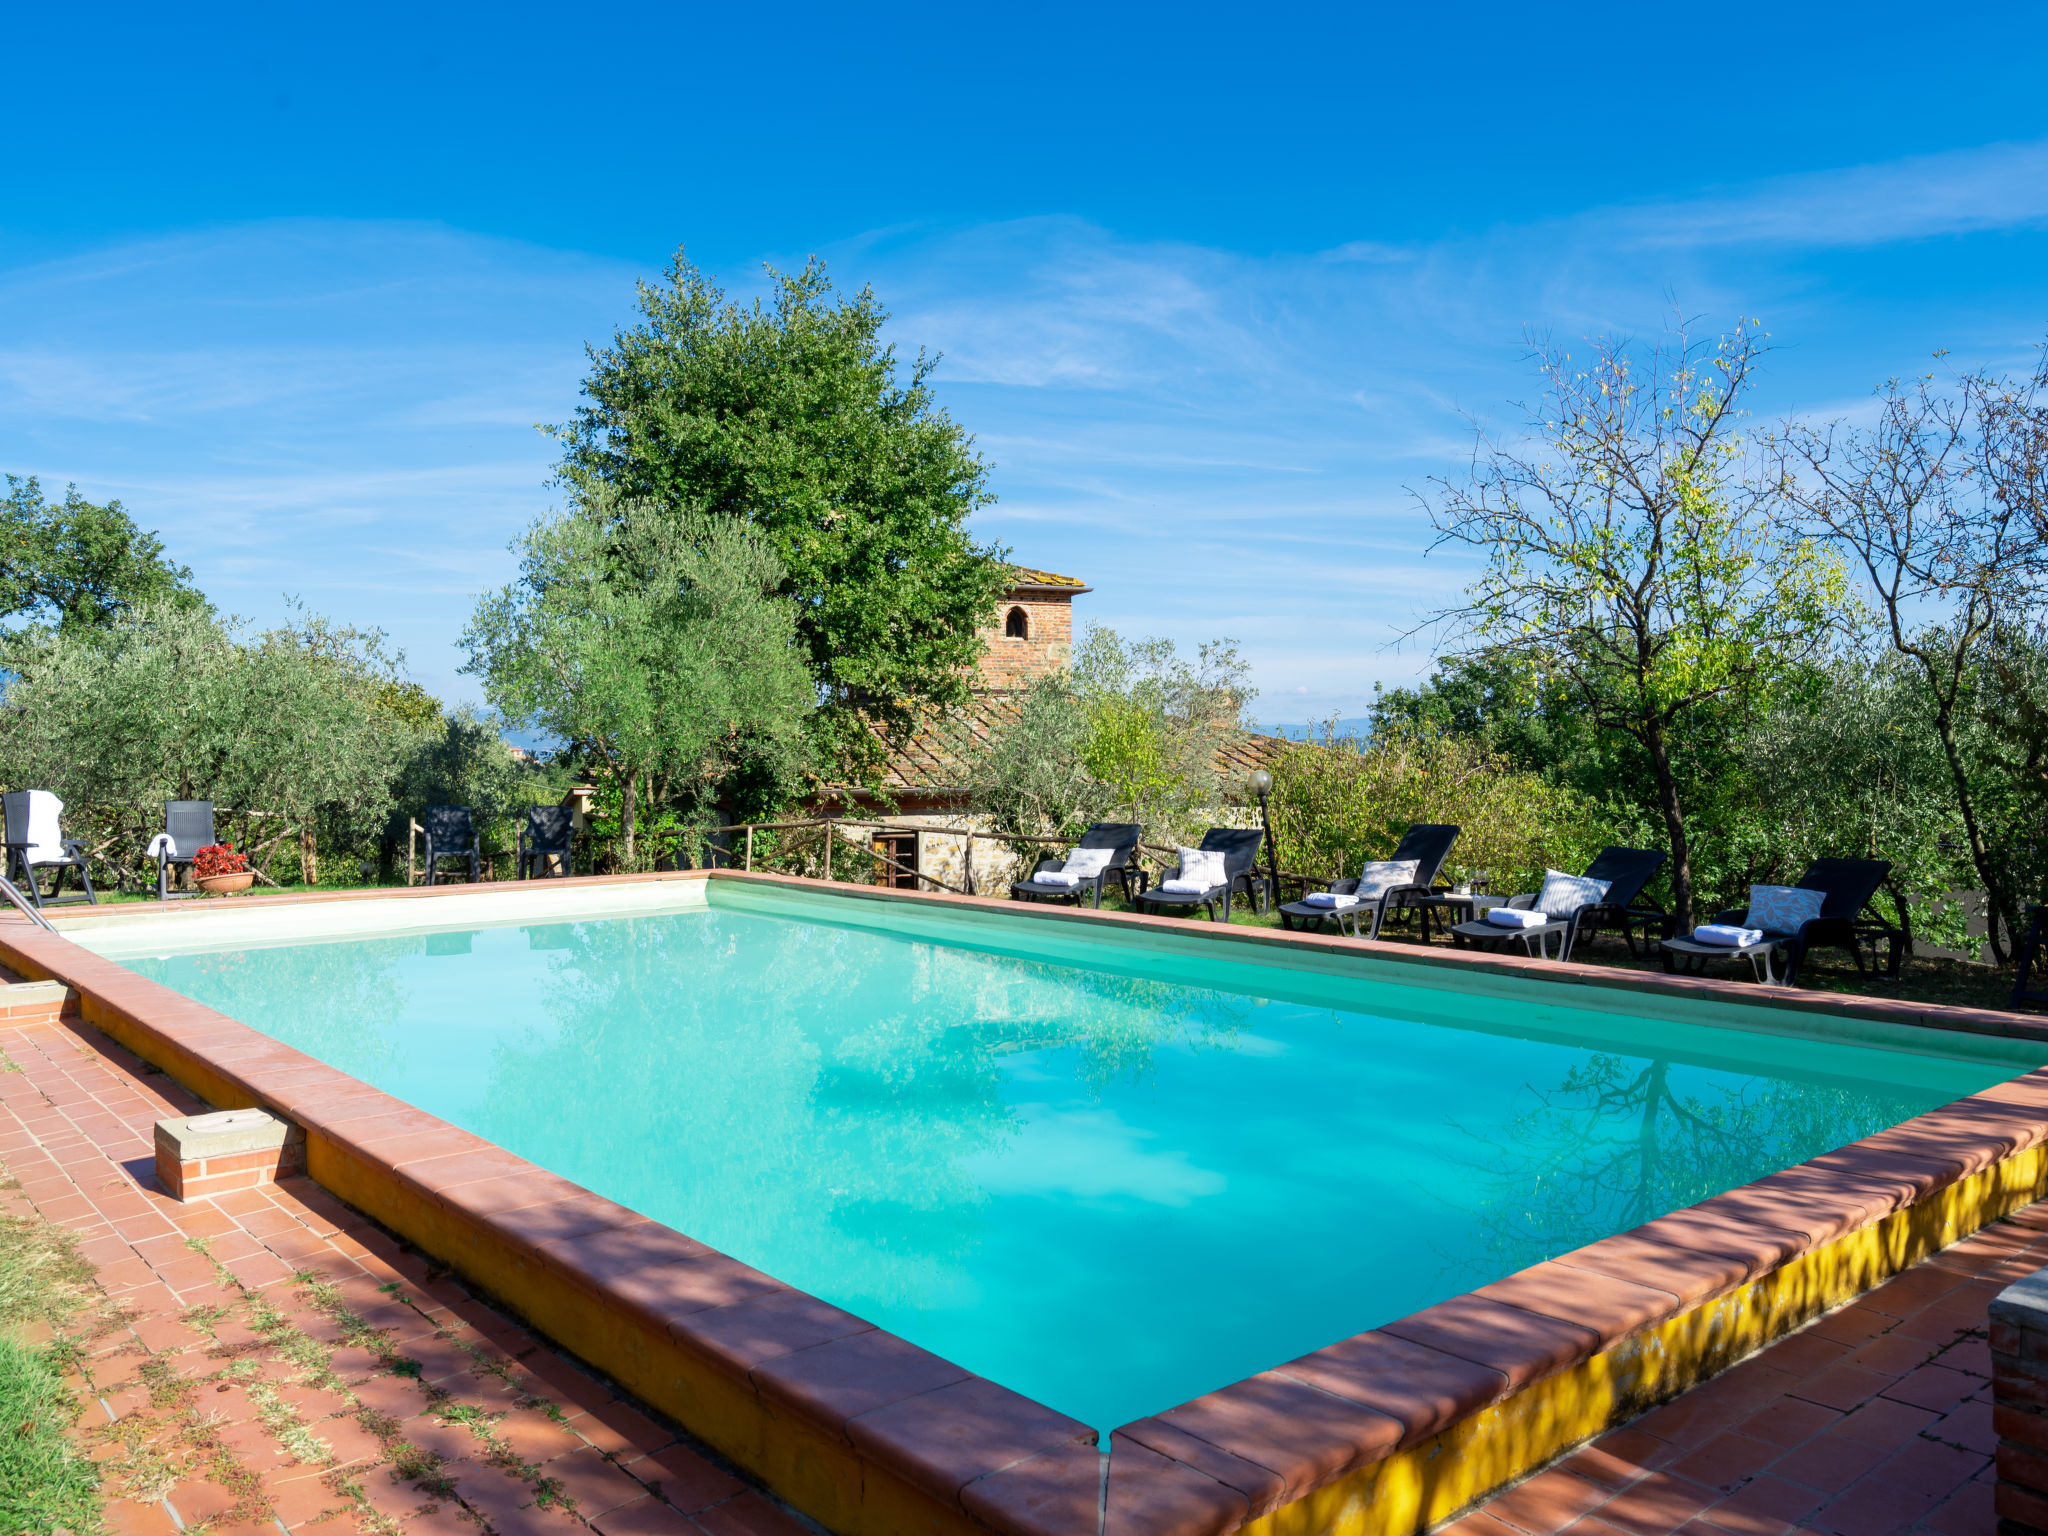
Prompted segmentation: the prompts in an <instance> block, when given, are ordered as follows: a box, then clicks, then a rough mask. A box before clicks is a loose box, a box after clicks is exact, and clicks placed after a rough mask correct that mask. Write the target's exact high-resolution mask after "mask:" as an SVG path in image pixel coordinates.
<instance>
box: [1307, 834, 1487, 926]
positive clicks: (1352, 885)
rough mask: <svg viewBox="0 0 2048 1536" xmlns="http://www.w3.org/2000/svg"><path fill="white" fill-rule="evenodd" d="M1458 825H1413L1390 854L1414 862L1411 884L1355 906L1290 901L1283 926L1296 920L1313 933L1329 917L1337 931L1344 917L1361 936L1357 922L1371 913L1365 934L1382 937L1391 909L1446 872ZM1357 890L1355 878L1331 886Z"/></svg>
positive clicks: (1342, 892)
mask: <svg viewBox="0 0 2048 1536" xmlns="http://www.w3.org/2000/svg"><path fill="white" fill-rule="evenodd" d="M1458 830H1459V829H1458V828H1456V827H1453V826H1449V825H1447V824H1444V823H1440V822H1418V823H1417V824H1416V825H1414V826H1412V827H1410V828H1409V829H1408V831H1407V832H1406V833H1405V834H1404V835H1403V836H1402V838H1401V845H1400V846H1399V847H1398V848H1396V849H1395V850H1394V851H1393V852H1392V853H1391V854H1389V855H1388V856H1387V857H1388V860H1389V861H1390V862H1395V863H1402V862H1405V861H1407V860H1409V859H1413V860H1414V861H1415V880H1414V883H1413V884H1411V885H1403V886H1397V887H1395V888H1394V889H1392V890H1389V891H1385V892H1383V893H1381V895H1380V897H1379V899H1378V900H1377V901H1371V902H1360V903H1359V904H1358V905H1356V906H1352V907H1325V906H1318V905H1316V904H1314V903H1311V902H1307V901H1290V902H1289V903H1288V904H1287V905H1286V906H1284V907H1282V908H1281V909H1280V926H1281V927H1283V928H1292V927H1293V926H1294V925H1295V923H1296V922H1301V923H1305V924H1306V925H1307V927H1308V930H1309V931H1310V932H1314V931H1315V930H1316V929H1318V928H1320V927H1322V925H1323V923H1324V921H1325V920H1326V919H1329V918H1335V919H1336V920H1337V927H1338V930H1339V931H1340V932H1341V931H1343V928H1344V923H1345V919H1346V918H1349V919H1350V923H1351V936H1352V937H1353V938H1357V937H1359V932H1358V925H1359V922H1360V920H1361V919H1362V917H1363V916H1364V915H1365V914H1366V913H1368V912H1370V913H1371V914H1372V931H1371V932H1369V933H1367V934H1365V935H1364V937H1366V938H1368V939H1376V938H1378V937H1379V936H1380V925H1381V924H1382V923H1383V922H1385V921H1386V916H1387V913H1388V912H1389V911H1393V910H1398V909H1399V908H1401V907H1404V906H1406V905H1407V904H1408V898H1410V897H1412V896H1426V895H1428V894H1429V892H1430V889H1431V887H1433V886H1434V885H1435V884H1436V880H1437V876H1439V875H1440V874H1442V873H1443V869H1444V860H1446V859H1448V858H1449V857H1450V856H1451V844H1453V843H1455V842H1456V841H1457V840H1458ZM1357 889H1358V882H1357V881H1356V880H1339V881H1338V882H1337V883H1336V884H1335V885H1332V886H1331V887H1330V892H1331V894H1332V895H1336V896H1349V895H1351V894H1353V893H1354V892H1356V891H1357Z"/></svg>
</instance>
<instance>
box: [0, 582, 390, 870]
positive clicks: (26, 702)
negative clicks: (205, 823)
mask: <svg viewBox="0 0 2048 1536" xmlns="http://www.w3.org/2000/svg"><path fill="white" fill-rule="evenodd" d="M6 659H7V665H8V667H9V669H10V670H11V671H12V673H13V677H12V678H11V680H10V681H9V683H8V685H7V690H6V696H5V701H6V705H7V707H8V709H9V711H10V713H11V715H12V722H11V724H12V729H11V730H10V731H9V732H7V733H6V734H5V737H4V739H0V778H4V780H5V782H6V783H7V784H8V785H9V786H10V787H18V788H28V787H36V788H44V789H51V790H54V791H55V792H56V793H57V794H58V795H59V796H60V797H62V798H63V799H64V800H65V801H67V802H68V803H69V804H70V805H71V806H72V807H73V808H75V809H76V810H77V812H78V813H79V814H82V815H87V816H93V815H97V816H98V818H99V819H100V821H101V822H102V823H103V824H104V827H105V837H106V838H107V839H110V840H111V841H110V844H109V847H108V855H109V857H111V858H112V860H113V862H115V863H116V864H117V865H123V864H133V865H135V866H137V867H139V863H140V858H141V846H140V844H139V843H137V845H136V846H135V847H132V848H129V847H125V846H123V845H124V844H125V843H126V842H128V841H133V840H134V838H135V835H136V833H137V832H141V831H146V830H148V829H150V828H151V827H153V826H154V824H155V818H156V816H157V815H159V814H160V811H159V810H158V809H157V807H158V806H160V803H161V802H162V801H164V800H166V799H181V800H182V799H208V800H213V801H215V802H217V803H219V804H221V805H223V806H233V807H236V808H239V809H241V810H243V811H251V812H264V813H268V814H269V815H271V816H274V817H277V818H280V819H281V820H282V822H283V823H284V827H285V828H296V829H298V830H299V832H300V834H301V837H300V845H299V851H300V858H301V873H302V874H303V876H304V878H305V879H306V880H307V881H309V882H310V881H312V880H313V879H315V878H316V873H317V872H316V869H315V867H314V864H313V859H314V855H315V850H314V845H313V842H312V835H313V827H314V825H315V821H316V818H317V817H320V816H322V815H326V816H331V817H333V818H335V819H338V820H340V821H342V822H344V823H349V824H357V825H361V824H369V823H374V822H376V821H378V820H381V818H382V817H383V815H384V814H385V812H386V810H387V809H388V807H389V805H390V792H391V783H392V779H393V776H394V774H395V773H396V771H397V768H398V765H399V764H400V762H401V761H402V760H403V759H404V757H405V756H406V755H407V753H408V752H409V751H410V750H411V749H412V746H413V743H414V741H415V739H416V736H417V727H416V725H415V723H414V722H413V721H411V720H410V719H408V718H407V716H406V715H405V713H404V712H403V711H401V710H399V709H397V708H395V707H393V701H395V700H398V699H400V698H402V697H403V696H404V691H403V686H402V683H401V680H400V672H399V658H397V657H395V656H393V655H391V654H389V653H387V652H386V650H385V649H384V645H383V638H382V636H381V635H379V634H376V633H374V632H365V631H359V630H352V629H347V628H342V627H339V626H336V625H332V624H329V623H328V622H327V621H325V620H323V619H320V618H318V617H309V616H300V617H298V618H296V619H295V620H294V621H293V622H292V623H290V624H287V625H284V626H280V627H279V628H276V629H272V630H267V631H263V632H260V633H251V632H249V631H248V630H247V629H246V628H244V627H243V626H241V625H239V624H233V623H223V622H222V621H220V620H218V619H216V618H215V617H214V616H213V615H212V614H211V613H209V612H208V611H206V610H205V609H203V608H197V607H191V606H179V605H162V606H157V605H149V606H143V607H139V608H136V609H133V610H129V611H125V612H122V613H118V614H116V615H114V616H113V617H112V618H111V620H110V621H109V622H108V623H107V624H105V625H104V626H101V627H96V628H93V627H83V626H74V627H66V628H58V629H55V630H40V631H30V632H28V633H26V634H23V635H20V636H17V637H15V638H14V640H13V641H12V642H10V644H9V646H8V648H7V657H6ZM281 830H282V829H281Z"/></svg>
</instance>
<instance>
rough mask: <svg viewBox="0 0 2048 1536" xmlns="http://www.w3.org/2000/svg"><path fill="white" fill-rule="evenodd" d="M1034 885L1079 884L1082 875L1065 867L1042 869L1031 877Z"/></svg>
mask: <svg viewBox="0 0 2048 1536" xmlns="http://www.w3.org/2000/svg"><path fill="white" fill-rule="evenodd" d="M1031 883H1032V884H1033V885H1079V884H1080V883H1081V877H1080V876H1079V875H1073V874H1069V873H1067V871H1066V870H1064V869H1042V870H1040V871H1039V872H1038V873H1037V874H1035V875H1033V876H1032V877H1031Z"/></svg>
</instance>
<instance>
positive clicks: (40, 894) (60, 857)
mask: <svg viewBox="0 0 2048 1536" xmlns="http://www.w3.org/2000/svg"><path fill="white" fill-rule="evenodd" d="M38 795H40V796H42V797H43V799H44V801H45V802H46V803H45V804H44V805H43V806H42V810H43V818H44V822H45V824H44V825H42V826H40V827H38V826H35V825H34V824H33V823H34V820H35V816H34V813H35V811H36V809H37V803H36V797H37V796H38ZM63 814H64V802H63V801H62V800H59V799H58V798H57V797H56V796H55V795H53V794H51V793H50V792H49V791H48V790H47V789H18V790H15V791H13V792H12V793H11V794H7V795H0V819H4V820H5V822H6V830H7V842H6V848H7V873H8V874H9V875H10V876H12V877H15V878H17V879H18V880H19V881H20V883H21V886H22V889H23V890H24V891H26V892H27V893H28V898H29V900H30V901H32V902H34V903H35V904H36V906H37V907H38V908H40V907H45V906H67V905H69V904H70V903H72V902H75V901H83V902H97V901H98V900H99V897H97V896H95V895H94V894H93V890H92V876H91V875H90V874H88V873H87V872H86V867H85V844H84V843H82V842H80V841H79V840H78V839H77V838H75V837H66V836H65V835H64V830H63V827H62V825H61V823H60V820H59V818H61V817H62V816H63ZM34 833H40V834H41V838H40V841H31V840H30V839H31V835H32V834H34ZM39 869H54V870H55V871H57V873H56V876H55V877H54V878H53V879H52V880H51V882H50V889H49V890H48V891H47V892H46V891H44V890H43V888H42V886H41V885H39V884H38V883H37V881H36V871H37V870H39ZM74 870H75V871H76V872H77V874H78V883H79V885H80V886H82V887H83V888H84V889H83V893H82V894H74V895H70V896H66V895H64V894H63V891H64V877H65V875H66V874H69V873H71V872H72V871H74Z"/></svg>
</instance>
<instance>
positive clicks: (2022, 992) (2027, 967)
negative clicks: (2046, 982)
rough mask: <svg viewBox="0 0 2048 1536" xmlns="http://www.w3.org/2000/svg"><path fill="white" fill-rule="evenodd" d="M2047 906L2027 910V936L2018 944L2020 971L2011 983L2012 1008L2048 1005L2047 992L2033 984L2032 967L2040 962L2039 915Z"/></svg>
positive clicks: (2046, 910) (2046, 909)
mask: <svg viewBox="0 0 2048 1536" xmlns="http://www.w3.org/2000/svg"><path fill="white" fill-rule="evenodd" d="M2043 912H2048V907H2030V908H2029V909H2028V910H2027V937H2026V939H2025V941H2024V942H2022V943H2021V945H2020V973H2019V975H2018V976H2017V977H2016V978H2014V980H2013V984H2012V1002H2011V1003H2010V1004H2009V1005H2008V1006H2010V1007H2012V1008H2014V1009H2020V1008H2025V1007H2030V1006H2031V1007H2035V1008H2040V1007H2048V992H2043V991H2042V990H2041V989H2040V988H2039V987H2037V986H2035V985H2034V967H2035V966H2037V965H2039V964H2040V963H2041V915H2042V913H2043Z"/></svg>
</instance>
